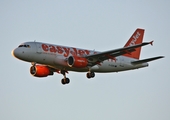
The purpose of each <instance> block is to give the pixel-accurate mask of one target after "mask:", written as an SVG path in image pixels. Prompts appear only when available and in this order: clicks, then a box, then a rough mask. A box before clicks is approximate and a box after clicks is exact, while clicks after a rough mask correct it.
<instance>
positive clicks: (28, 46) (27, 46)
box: [18, 45, 30, 48]
mask: <svg viewBox="0 0 170 120" xmlns="http://www.w3.org/2000/svg"><path fill="white" fill-rule="evenodd" d="M18 47H26V48H30V45H19V46H18Z"/></svg>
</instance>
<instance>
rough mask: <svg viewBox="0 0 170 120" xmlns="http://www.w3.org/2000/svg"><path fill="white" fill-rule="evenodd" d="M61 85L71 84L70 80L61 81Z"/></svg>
mask: <svg viewBox="0 0 170 120" xmlns="http://www.w3.org/2000/svg"><path fill="white" fill-rule="evenodd" d="M61 83H62V84H63V85H65V84H69V83H70V79H69V78H66V79H64V78H63V79H62V80H61Z"/></svg>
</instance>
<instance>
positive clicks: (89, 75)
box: [86, 71, 95, 79]
mask: <svg viewBox="0 0 170 120" xmlns="http://www.w3.org/2000/svg"><path fill="white" fill-rule="evenodd" d="M86 77H87V78H89V79H90V78H94V77H95V73H94V72H91V71H89V72H88V73H87V74H86Z"/></svg>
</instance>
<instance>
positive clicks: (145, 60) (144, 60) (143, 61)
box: [131, 56, 164, 65]
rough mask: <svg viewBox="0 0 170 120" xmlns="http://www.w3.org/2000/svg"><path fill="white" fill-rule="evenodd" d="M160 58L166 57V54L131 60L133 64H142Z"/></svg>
mask: <svg viewBox="0 0 170 120" xmlns="http://www.w3.org/2000/svg"><path fill="white" fill-rule="evenodd" d="M160 58H164V56H158V57H153V58H148V59H143V60H137V61H133V62H131V63H132V64H133V65H137V64H142V63H146V62H150V61H153V60H157V59H160Z"/></svg>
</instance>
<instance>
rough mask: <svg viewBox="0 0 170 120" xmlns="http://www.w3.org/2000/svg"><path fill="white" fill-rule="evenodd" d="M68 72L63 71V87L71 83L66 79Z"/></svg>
mask: <svg viewBox="0 0 170 120" xmlns="http://www.w3.org/2000/svg"><path fill="white" fill-rule="evenodd" d="M66 72H67V71H65V70H61V74H62V75H63V76H64V78H63V79H62V80H61V83H62V84H63V85H65V84H69V83H70V79H69V78H67V77H66Z"/></svg>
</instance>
